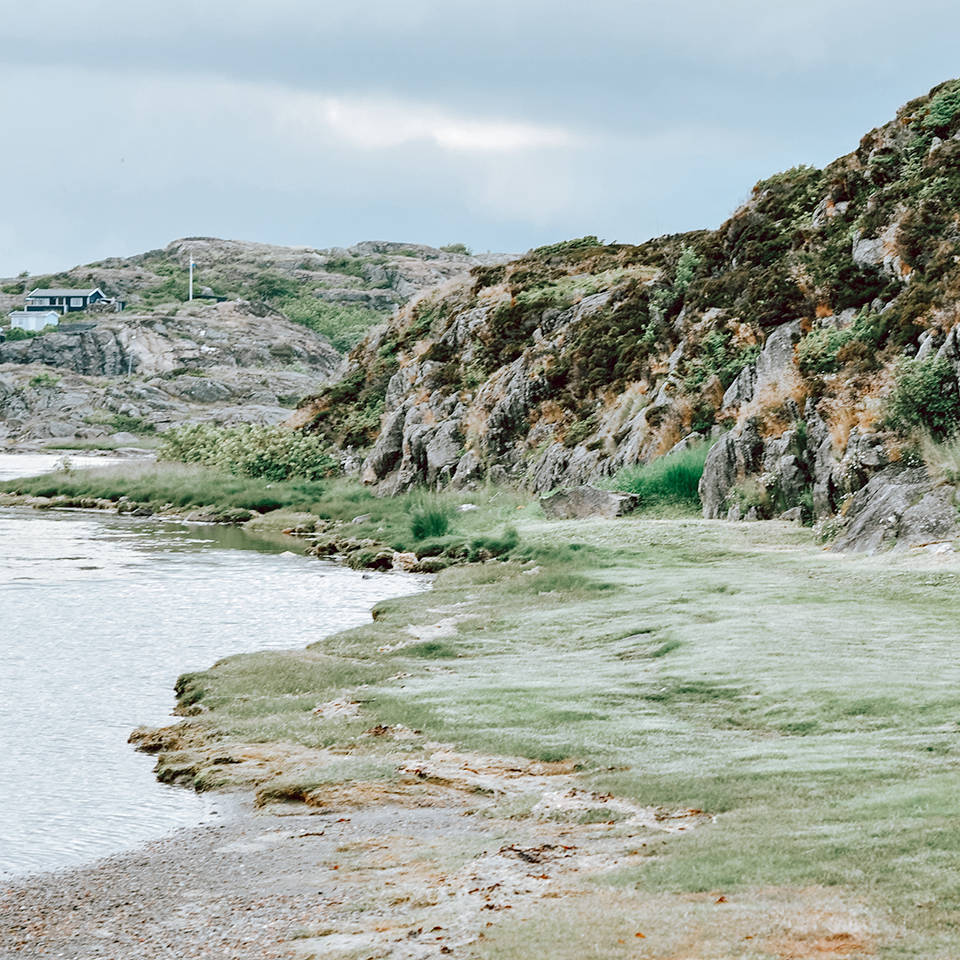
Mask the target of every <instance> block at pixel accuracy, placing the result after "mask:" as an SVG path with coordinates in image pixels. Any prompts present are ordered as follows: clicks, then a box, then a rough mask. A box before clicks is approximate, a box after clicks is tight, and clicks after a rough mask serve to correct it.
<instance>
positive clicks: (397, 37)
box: [0, 0, 960, 275]
mask: <svg viewBox="0 0 960 960" xmlns="http://www.w3.org/2000/svg"><path fill="white" fill-rule="evenodd" d="M0 12H2V14H3V15H2V26H0V108H2V112H0V116H2V117H3V120H4V124H3V127H4V132H5V136H4V138H3V150H2V152H0V175H2V176H0V179H2V185H3V189H2V196H3V203H2V207H0V275H10V274H13V273H17V272H19V271H21V270H29V271H30V272H32V273H39V272H44V271H50V270H56V269H61V268H65V267H69V266H72V265H74V264H76V263H81V262H87V261H90V260H94V259H97V258H100V257H105V256H110V255H129V254H132V253H137V252H141V251H143V250H147V249H150V248H153V247H158V246H163V245H164V244H166V243H167V242H168V241H170V240H172V239H174V238H176V237H181V236H187V235H210V236H220V237H228V238H234V239H245V240H260V241H265V242H270V243H281V244H307V245H310V246H319V247H326V246H332V245H348V244H350V243H354V242H356V241H358V240H366V239H387V240H404V241H416V242H421V243H430V244H435V245H439V244H444V243H451V242H454V241H460V242H464V243H467V244H468V245H470V246H471V247H472V248H474V249H475V250H480V251H484V250H497V251H521V250H525V249H527V248H529V247H532V246H536V245H539V244H542V243H547V242H551V241H554V240H559V239H565V238H569V237H573V236H581V235H583V234H597V235H599V236H600V237H602V238H604V239H607V240H620V241H642V240H645V239H647V238H648V237H651V236H656V235H659V234H662V233H672V232H676V231H681V230H687V229H692V228H695V227H704V226H707V227H712V226H716V225H717V224H719V223H720V222H721V221H722V220H723V219H724V218H725V217H726V216H727V215H729V214H730V213H731V212H732V210H733V209H734V208H735V207H736V206H737V205H738V204H739V203H740V202H741V201H742V200H743V199H744V198H745V197H746V196H747V195H748V193H749V190H750V187H751V185H752V184H753V183H754V182H755V181H756V180H757V179H759V178H760V177H763V176H767V175H769V174H771V173H773V172H775V171H777V170H781V169H785V168H786V167H790V166H793V165H794V164H797V163H813V164H816V165H818V166H822V165H823V164H825V163H827V162H829V161H830V160H832V159H833V158H834V157H835V156H838V155H840V154H842V153H846V152H847V151H849V150H851V149H853V148H854V147H855V146H856V144H857V141H858V140H859V138H860V136H861V135H862V134H863V133H865V132H866V131H867V130H868V129H870V128H871V127H873V126H876V125H877V124H880V123H883V122H885V121H886V120H887V119H889V118H890V117H892V115H893V113H894V111H895V110H896V108H897V107H898V106H899V105H900V104H901V103H903V102H905V101H906V100H908V99H911V98H912V97H914V96H917V95H919V94H921V93H925V92H926V91H927V90H928V89H929V88H930V87H931V86H933V85H934V84H936V83H939V82H940V81H942V80H945V79H948V78H950V77H953V76H956V75H958V74H960V64H958V59H957V53H956V51H957V44H956V38H957V36H958V35H960V5H958V4H957V3H956V2H955V0H949V2H948V0H913V2H912V3H909V4H905V3H903V2H900V0H898V2H896V3H894V2H892V0H870V2H868V0H804V2H802V3H794V2H787V3H784V2H771V0H725V2H724V3H722V4H721V3H717V2H715V0H714V2H706V0H672V2H669V3H668V2H666V0H660V2H656V3H655V2H649V0H591V2H583V3H563V2H557V0H554V2H544V0H485V2H482V3H481V2H473V0H469V2H466V0H400V2H398V0H364V2H362V3H345V2H344V0H338V2H337V3H327V2H326V0H270V2H265V0H163V2H158V0H85V2H84V3H82V4H80V3H76V0H32V2H29V3H23V2H15V0H4V2H3V3H2V7H0Z"/></svg>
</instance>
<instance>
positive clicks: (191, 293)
mask: <svg viewBox="0 0 960 960" xmlns="http://www.w3.org/2000/svg"><path fill="white" fill-rule="evenodd" d="M187 299H188V300H192V299H193V251H192V250H191V251H190V296H189V297H188V298H187Z"/></svg>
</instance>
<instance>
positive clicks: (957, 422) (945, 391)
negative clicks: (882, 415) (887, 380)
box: [887, 357, 960, 440]
mask: <svg viewBox="0 0 960 960" xmlns="http://www.w3.org/2000/svg"><path fill="white" fill-rule="evenodd" d="M895 378H896V380H895V384H894V389H893V393H892V394H891V395H890V399H889V400H888V402H887V423H888V425H889V426H891V427H893V428H894V429H897V430H900V431H901V432H907V431H909V430H910V429H913V428H918V427H919V428H922V429H925V430H928V431H929V432H930V434H931V436H932V437H933V438H934V439H935V440H942V439H945V438H946V437H950V436H952V435H953V434H954V433H956V432H957V428H958V427H960V391H958V389H957V375H956V371H955V370H954V368H953V364H952V363H950V361H949V360H947V359H945V358H937V357H929V358H927V359H926V360H902V361H900V363H898V364H897V368H896V371H895Z"/></svg>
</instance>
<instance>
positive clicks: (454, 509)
mask: <svg viewBox="0 0 960 960" xmlns="http://www.w3.org/2000/svg"><path fill="white" fill-rule="evenodd" d="M70 449H74V447H73V446H72V445H71V447H70ZM0 492H5V493H14V494H21V495H26V496H35V497H55V496H61V495H62V496H66V497H71V498H94V499H103V500H112V501H119V500H120V498H121V497H127V498H129V499H130V500H132V501H135V502H137V503H142V504H145V505H146V506H149V507H151V508H152V509H154V510H157V509H159V508H160V507H163V506H167V505H169V506H171V507H175V508H192V507H212V508H214V510H217V511H227V510H234V509H243V510H252V511H255V512H257V513H269V512H271V511H276V510H285V511H295V512H302V513H307V514H311V515H312V516H313V517H314V518H317V517H318V518H320V519H321V520H334V521H341V522H343V523H345V526H344V527H343V528H342V532H343V534H344V535H346V536H349V537H351V538H353V539H355V540H364V539H370V540H376V541H378V542H380V543H385V544H387V545H388V546H389V547H391V548H393V549H394V550H401V551H409V550H421V552H422V548H423V546H424V544H425V543H430V544H432V545H433V547H434V549H430V550H428V552H429V553H430V554H431V555H435V556H440V555H441V554H443V555H445V556H446V557H447V558H449V559H465V558H472V559H477V558H480V559H483V558H484V557H485V556H489V555H494V556H499V555H502V554H507V553H510V552H511V551H512V550H514V549H515V548H516V547H517V545H518V542H519V541H518V536H517V531H516V529H515V528H514V527H513V526H512V524H511V521H513V520H514V519H515V518H516V517H517V516H518V515H519V511H521V510H523V511H526V512H528V513H529V512H534V513H537V512H538V508H537V507H535V506H533V505H531V504H529V502H528V501H526V500H525V498H523V497H520V496H519V495H517V494H515V493H511V492H510V491H507V490H501V489H498V488H496V487H490V488H484V489H481V490H477V491H474V492H471V493H460V494H458V493H455V492H452V491H449V492H445V493H438V494H429V495H427V494H424V492H423V491H421V490H413V491H410V492H408V493H405V494H402V495H400V496H397V497H378V496H377V495H376V494H375V493H374V492H373V491H372V490H370V489H369V488H368V487H364V486H362V485H361V484H359V483H356V482H355V481H351V480H342V479H336V480H306V479H288V480H282V481H281V480H268V479H265V478H263V477H247V476H238V475H236V474H234V473H230V472H228V471H227V470H225V469H219V468H214V467H206V466H201V465H199V464H184V463H172V462H166V461H163V462H149V463H144V462H142V461H139V462H130V463H124V464H120V465H116V466H111V467H94V468H89V469H82V470H78V469H73V468H70V469H67V470H60V471H57V472H54V473H49V474H44V475H43V476H40V477H27V478H20V479H17V480H10V481H7V482H6V483H0ZM464 503H470V504H473V505H475V506H476V508H477V509H475V510H471V511H469V512H461V511H459V510H458V507H459V506H461V505H462V504H464ZM437 517H442V518H443V522H441V521H440V520H438V519H437ZM354 521H356V522H354ZM444 524H445V526H444ZM441 527H443V530H444V533H443V534H440V535H438V533H437V531H439V530H440V529H441Z"/></svg>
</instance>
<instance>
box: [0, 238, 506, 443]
mask: <svg viewBox="0 0 960 960" xmlns="http://www.w3.org/2000/svg"><path fill="white" fill-rule="evenodd" d="M191 256H193V258H194V260H195V262H196V263H197V268H196V276H195V292H196V294H197V295H198V297H199V299H197V300H195V301H193V302H192V303H187V302H185V301H186V298H187V293H188V288H187V268H188V265H189V262H190V257H191ZM503 259H505V258H503V257H495V256H486V257H474V256H472V255H470V254H468V253H467V252H466V251H465V248H459V247H454V248H449V249H447V250H438V249H434V248H432V247H425V246H422V245H416V244H401V243H374V242H368V243H361V244H358V245H356V246H354V247H351V248H349V249H332V250H316V249H313V248H307V247H277V246H269V245H267V244H256V243H241V242H236V241H229V240H217V239H212V238H188V239H184V240H176V241H174V242H173V243H171V244H169V245H168V246H167V247H165V248H164V249H163V250H154V251H150V252H149V253H145V254H141V255H139V256H135V257H129V258H113V259H110V260H103V261H100V262H98V263H92V264H87V265H86V266H81V267H74V268H73V269H72V270H68V271H66V272H64V273H61V274H55V275H50V276H45V277H19V278H8V279H7V280H5V281H0V289H2V290H3V291H4V293H3V295H2V298H0V301H2V302H0V307H3V308H5V309H7V310H9V309H13V308H15V307H18V306H21V305H22V302H23V293H24V291H25V290H26V289H29V288H32V287H34V286H53V285H57V286H62V285H67V286H99V287H101V288H102V289H103V290H104V291H105V292H106V293H107V294H108V295H110V296H117V297H120V298H122V299H125V300H126V301H127V303H128V306H127V309H126V310H124V311H123V312H122V313H116V314H115V313H93V312H91V313H89V314H79V313H78V314H73V315H72V316H71V317H70V318H68V321H75V322H65V324H64V326H63V327H62V328H61V329H59V330H58V331H55V332H48V333H45V334H44V335H42V336H38V337H33V338H30V339H25V340H17V341H9V342H6V343H0V437H3V438H6V440H7V441H22V440H29V441H33V440H43V439H46V438H55V439H57V440H63V439H77V440H91V441H96V440H97V439H99V438H103V437H106V436H108V435H109V434H110V432H111V430H112V429H113V428H114V427H115V426H116V425H117V424H121V425H123V424H126V425H128V426H129V425H139V427H140V428H141V429H142V430H146V431H148V432H153V431H156V430H164V429H166V428H167V427H169V426H172V425H176V424H178V423H183V422H185V421H188V420H209V421H212V422H216V423H225V424H231V423H235V422H241V421H248V422H256V423H276V422H279V421H281V420H284V419H286V418H287V417H288V416H289V415H290V408H291V407H292V406H293V405H294V404H295V403H296V402H297V401H298V400H299V399H301V398H302V397H304V396H306V395H308V394H311V393H315V392H316V391H317V390H319V389H320V388H321V387H322V386H323V384H324V383H325V382H326V381H327V380H328V379H329V378H330V377H331V375H332V374H333V373H334V371H335V370H337V368H338V367H339V365H340V363H341V360H342V354H341V353H340V352H339V351H340V350H342V349H344V348H346V347H349V346H350V345H352V344H353V343H355V342H356V341H357V340H358V339H360V337H362V336H363V334H364V333H365V332H366V331H367V330H368V329H369V328H370V327H371V326H373V325H375V324H377V323H380V322H382V321H383V320H385V319H386V318H387V317H389V315H390V314H391V312H393V311H394V310H395V309H396V307H397V305H399V304H400V303H403V302H405V301H406V300H407V299H409V298H410V297H411V296H414V295H416V294H418V293H419V292H421V291H422V290H425V289H427V288H429V287H432V286H435V285H436V284H437V283H443V282H446V281H449V280H450V279H451V278H456V277H463V276H466V275H467V272H468V271H469V269H470V268H472V267H474V266H477V265H481V264H489V263H495V262H500V261H502V260H503ZM225 298H229V299H225ZM331 341H332V343H331ZM114 432H121V433H129V432H130V431H129V430H120V431H114Z"/></svg>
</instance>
